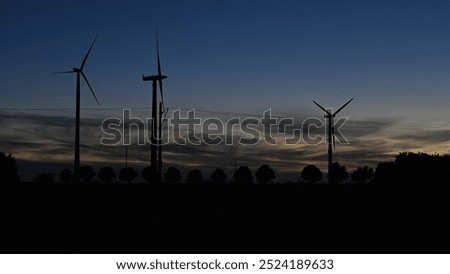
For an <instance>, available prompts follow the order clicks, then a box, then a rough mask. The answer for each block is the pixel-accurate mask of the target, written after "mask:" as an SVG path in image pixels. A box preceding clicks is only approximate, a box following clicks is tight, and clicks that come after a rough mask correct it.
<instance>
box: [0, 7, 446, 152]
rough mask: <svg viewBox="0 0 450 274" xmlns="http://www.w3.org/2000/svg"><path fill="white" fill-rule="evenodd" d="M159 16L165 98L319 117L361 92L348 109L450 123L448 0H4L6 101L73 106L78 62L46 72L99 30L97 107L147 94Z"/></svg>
mask: <svg viewBox="0 0 450 274" xmlns="http://www.w3.org/2000/svg"><path fill="white" fill-rule="evenodd" d="M156 26H158V27H159V32H160V47H161V58H162V65H163V71H164V73H165V74H167V75H168V76H169V78H168V79H167V81H166V82H165V90H166V104H167V105H168V106H171V107H180V108H187V109H191V108H199V109H206V110H213V111H220V112H240V113H254V114H261V113H262V111H263V110H265V109H268V108H272V109H273V111H274V112H275V113H280V114H283V115H287V116H289V115H290V116H294V117H295V116H296V115H297V116H299V115H300V116H302V117H305V116H309V115H315V116H317V117H320V116H321V113H320V111H318V109H317V108H316V107H315V106H314V105H313V104H312V102H311V100H313V99H314V100H317V101H319V102H321V103H322V104H323V105H325V106H330V107H338V106H339V105H341V104H342V103H344V102H345V101H346V100H348V99H349V98H352V97H354V98H355V101H354V102H353V103H352V105H350V106H349V108H348V110H346V113H345V115H347V116H350V117H351V119H354V120H371V121H377V120H380V119H391V120H395V121H397V122H398V124H396V125H391V126H393V127H395V128H394V131H395V133H396V134H415V132H416V131H419V130H421V131H423V130H431V129H435V128H438V129H440V130H448V129H449V126H448V124H449V118H448V117H449V114H450V113H449V110H448V109H449V106H450V103H449V102H450V77H449V76H450V50H449V49H450V2H448V1H2V2H1V3H0V33H1V34H2V38H1V43H0V53H1V54H0V96H1V98H2V99H1V101H0V109H8V108H44V109H45V108H73V107H74V103H75V79H74V77H73V75H51V74H50V72H54V71H60V70H67V69H71V68H72V67H74V66H79V65H80V63H81V60H82V58H83V56H84V54H85V52H86V50H87V49H88V47H89V45H90V43H91V42H92V40H93V38H94V37H95V35H96V34H100V36H99V39H98V42H97V44H96V46H95V48H94V50H93V52H92V54H91V57H90V59H89V60H88V63H87V65H86V69H85V72H86V74H87V76H88V78H89V80H90V82H91V84H92V85H93V87H94V90H95V91H96V93H97V95H98V97H99V100H100V102H101V107H102V108H110V107H117V108H122V107H124V108H129V107H148V106H149V102H150V85H149V84H148V83H143V82H142V80H141V76H140V75H141V73H145V74H146V75H148V74H151V73H155V72H156V64H155V29H156ZM86 88H87V87H86V86H82V107H95V106H96V105H95V101H94V100H93V98H91V95H90V94H89V92H88V90H87V89H86ZM102 113H103V112H100V116H101V115H103V114H102ZM40 114H43V112H42V111H41V112H40ZM45 114H48V115H50V114H51V113H45ZM97 116H98V115H97ZM379 137H380V138H384V137H385V136H383V135H380V136H379ZM416 142H420V141H417V140H416ZM413 147H414V146H413ZM393 150H395V149H393ZM398 150H400V149H398ZM436 151H440V152H442V151H445V152H447V151H448V146H447V147H444V148H439V149H436Z"/></svg>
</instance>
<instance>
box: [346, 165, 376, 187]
mask: <svg viewBox="0 0 450 274" xmlns="http://www.w3.org/2000/svg"><path fill="white" fill-rule="evenodd" d="M351 176H352V181H353V182H358V183H364V182H370V181H371V180H372V179H373V168H371V167H368V166H363V167H358V168H357V169H356V170H353V172H352V175H351Z"/></svg>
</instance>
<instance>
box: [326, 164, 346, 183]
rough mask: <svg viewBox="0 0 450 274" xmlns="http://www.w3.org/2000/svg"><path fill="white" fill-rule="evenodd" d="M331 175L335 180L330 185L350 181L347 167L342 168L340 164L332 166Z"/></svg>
mask: <svg viewBox="0 0 450 274" xmlns="http://www.w3.org/2000/svg"><path fill="white" fill-rule="evenodd" d="M331 175H332V178H333V182H329V183H342V182H343V181H345V180H347V179H348V172H347V168H346V167H345V166H341V164H339V163H338V162H334V163H333V164H332V165H331Z"/></svg>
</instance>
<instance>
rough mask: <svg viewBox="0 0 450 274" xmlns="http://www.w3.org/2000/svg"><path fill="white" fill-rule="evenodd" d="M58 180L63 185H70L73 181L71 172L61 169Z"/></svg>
mask: <svg viewBox="0 0 450 274" xmlns="http://www.w3.org/2000/svg"><path fill="white" fill-rule="evenodd" d="M59 180H60V181H61V182H63V183H70V182H71V181H72V180H73V174H72V171H71V170H70V169H68V168H66V169H63V170H62V171H61V173H59Z"/></svg>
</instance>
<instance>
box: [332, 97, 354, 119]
mask: <svg viewBox="0 0 450 274" xmlns="http://www.w3.org/2000/svg"><path fill="white" fill-rule="evenodd" d="M351 101H353V98H352V99H350V100H348V102H347V103H345V105H343V106H342V107H341V108H340V109H338V110H337V111H336V112H335V113H334V115H336V114H338V112H339V111H341V110H342V109H343V108H345V107H346V106H347V105H348V104H350V102H351Z"/></svg>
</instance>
